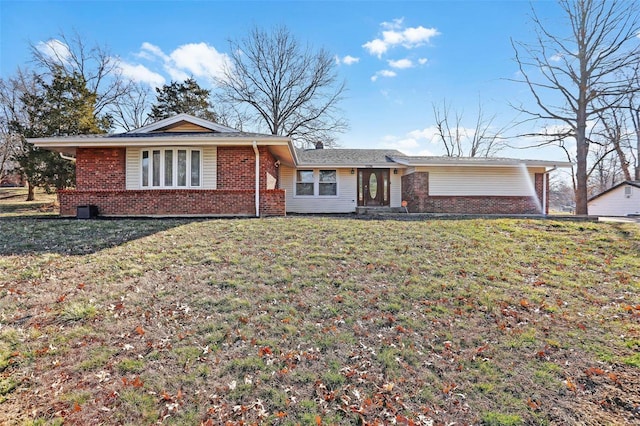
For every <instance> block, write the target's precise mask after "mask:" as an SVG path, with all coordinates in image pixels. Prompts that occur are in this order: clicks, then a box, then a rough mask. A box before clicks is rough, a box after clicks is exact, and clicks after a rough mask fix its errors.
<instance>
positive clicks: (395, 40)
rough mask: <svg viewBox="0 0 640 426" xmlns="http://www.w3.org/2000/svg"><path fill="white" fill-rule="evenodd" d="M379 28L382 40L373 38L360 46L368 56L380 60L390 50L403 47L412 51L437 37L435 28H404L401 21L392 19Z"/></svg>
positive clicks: (437, 33)
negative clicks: (373, 56)
mask: <svg viewBox="0 0 640 426" xmlns="http://www.w3.org/2000/svg"><path fill="white" fill-rule="evenodd" d="M380 26H381V27H382V28H383V29H384V31H382V38H375V39H373V40H371V41H368V42H366V43H365V44H363V45H362V47H364V48H365V49H366V50H367V51H368V52H369V54H371V55H375V56H377V57H378V58H380V57H381V56H382V55H383V54H384V53H386V52H387V51H388V50H389V49H390V48H392V47H396V46H403V47H405V48H406V49H414V48H416V47H419V46H422V45H424V44H425V43H428V42H429V41H430V40H431V39H432V38H433V37H435V36H437V35H439V34H440V33H439V32H438V30H437V29H435V28H425V27H423V26H418V27H408V28H405V27H404V20H403V19H394V20H393V21H392V22H383V23H382V24H380Z"/></svg>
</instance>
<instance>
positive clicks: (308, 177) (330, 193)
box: [296, 170, 338, 197]
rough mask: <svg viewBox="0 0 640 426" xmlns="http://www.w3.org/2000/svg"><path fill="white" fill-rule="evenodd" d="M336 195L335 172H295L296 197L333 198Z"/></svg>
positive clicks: (336, 176)
mask: <svg viewBox="0 0 640 426" xmlns="http://www.w3.org/2000/svg"><path fill="white" fill-rule="evenodd" d="M336 195H338V172H337V171H336V170H296V196H303V197H305V196H308V197H314V196H321V197H335V196H336Z"/></svg>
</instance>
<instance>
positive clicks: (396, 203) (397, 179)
mask: <svg viewBox="0 0 640 426" xmlns="http://www.w3.org/2000/svg"><path fill="white" fill-rule="evenodd" d="M389 173H390V174H389V177H390V181H389V184H390V185H391V188H389V190H390V191H391V194H390V195H391V199H390V200H389V202H390V204H389V207H400V206H401V205H402V170H401V169H398V174H397V175H394V174H393V169H391V170H389Z"/></svg>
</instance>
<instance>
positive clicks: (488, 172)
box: [416, 167, 543, 196]
mask: <svg viewBox="0 0 640 426" xmlns="http://www.w3.org/2000/svg"><path fill="white" fill-rule="evenodd" d="M416 171H419V172H423V171H426V172H429V195H432V196H436V195H452V196H465V195H468V196H473V195H496V196H501V195H502V196H531V195H533V194H535V189H534V188H535V186H534V182H535V172H536V171H535V170H532V169H526V168H524V167H523V168H520V167H424V168H423V167H419V168H416ZM538 172H539V173H541V172H543V170H540V171H538Z"/></svg>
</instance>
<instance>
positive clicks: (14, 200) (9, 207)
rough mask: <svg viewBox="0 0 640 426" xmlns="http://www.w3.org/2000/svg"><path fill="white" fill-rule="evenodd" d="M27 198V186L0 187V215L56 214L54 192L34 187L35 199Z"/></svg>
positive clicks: (57, 207)
mask: <svg viewBox="0 0 640 426" xmlns="http://www.w3.org/2000/svg"><path fill="white" fill-rule="evenodd" d="M26 199H27V188H26V187H24V188H22V187H15V188H14V187H6V188H3V187H0V216H1V217H10V216H15V217H18V216H48V215H55V214H58V211H59V206H58V200H57V195H56V194H47V193H46V192H44V191H43V190H41V189H39V188H36V192H35V200H34V201H25V200H26Z"/></svg>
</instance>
